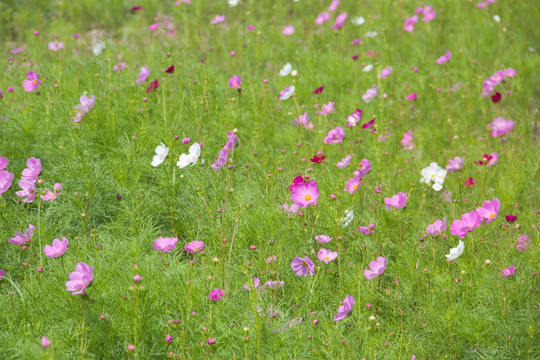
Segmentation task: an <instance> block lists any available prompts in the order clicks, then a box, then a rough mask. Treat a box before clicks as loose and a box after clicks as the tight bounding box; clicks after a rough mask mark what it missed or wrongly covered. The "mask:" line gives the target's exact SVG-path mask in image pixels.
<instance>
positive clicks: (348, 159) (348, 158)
mask: <svg viewBox="0 0 540 360" xmlns="http://www.w3.org/2000/svg"><path fill="white" fill-rule="evenodd" d="M350 162H351V155H347V156H345V157H344V158H343V159H341V161H340V162H338V163H337V165H336V166H337V167H338V168H342V169H343V168H346V167H347V166H349V164H350ZM0 181H1V180H0ZM0 193H1V192H0Z"/></svg>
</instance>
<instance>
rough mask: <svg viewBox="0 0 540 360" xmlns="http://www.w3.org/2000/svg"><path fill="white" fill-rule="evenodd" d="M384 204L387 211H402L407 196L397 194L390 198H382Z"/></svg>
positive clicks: (400, 193)
mask: <svg viewBox="0 0 540 360" xmlns="http://www.w3.org/2000/svg"><path fill="white" fill-rule="evenodd" d="M384 204H385V205H383V206H384V207H385V208H388V209H403V208H404V207H405V206H406V204H407V194H404V193H402V192H399V193H397V195H394V196H392V197H391V198H388V197H387V198H384Z"/></svg>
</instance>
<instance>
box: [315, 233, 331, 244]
mask: <svg viewBox="0 0 540 360" xmlns="http://www.w3.org/2000/svg"><path fill="white" fill-rule="evenodd" d="M315 240H317V241H318V242H320V243H321V244H326V243H329V242H330V241H332V238H331V237H330V236H328V235H317V236H315Z"/></svg>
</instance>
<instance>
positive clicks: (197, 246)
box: [184, 240, 204, 254]
mask: <svg viewBox="0 0 540 360" xmlns="http://www.w3.org/2000/svg"><path fill="white" fill-rule="evenodd" d="M184 249H185V250H186V251H187V252H189V253H192V254H196V253H198V252H201V251H203V250H204V242H202V241H198V240H196V241H192V242H190V243H189V244H187V245H186V246H185V247H184Z"/></svg>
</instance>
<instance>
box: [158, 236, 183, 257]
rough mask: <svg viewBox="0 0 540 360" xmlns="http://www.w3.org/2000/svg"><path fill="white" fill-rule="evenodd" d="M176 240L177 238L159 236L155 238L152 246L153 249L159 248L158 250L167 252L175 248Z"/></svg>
mask: <svg viewBox="0 0 540 360" xmlns="http://www.w3.org/2000/svg"><path fill="white" fill-rule="evenodd" d="M177 242H178V238H170V237H169V238H163V237H159V238H157V239H156V240H155V241H154V243H153V244H152V246H153V247H154V249H156V250H159V251H160V252H162V253H164V252H169V251H171V250H173V249H175V248H176V243H177Z"/></svg>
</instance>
